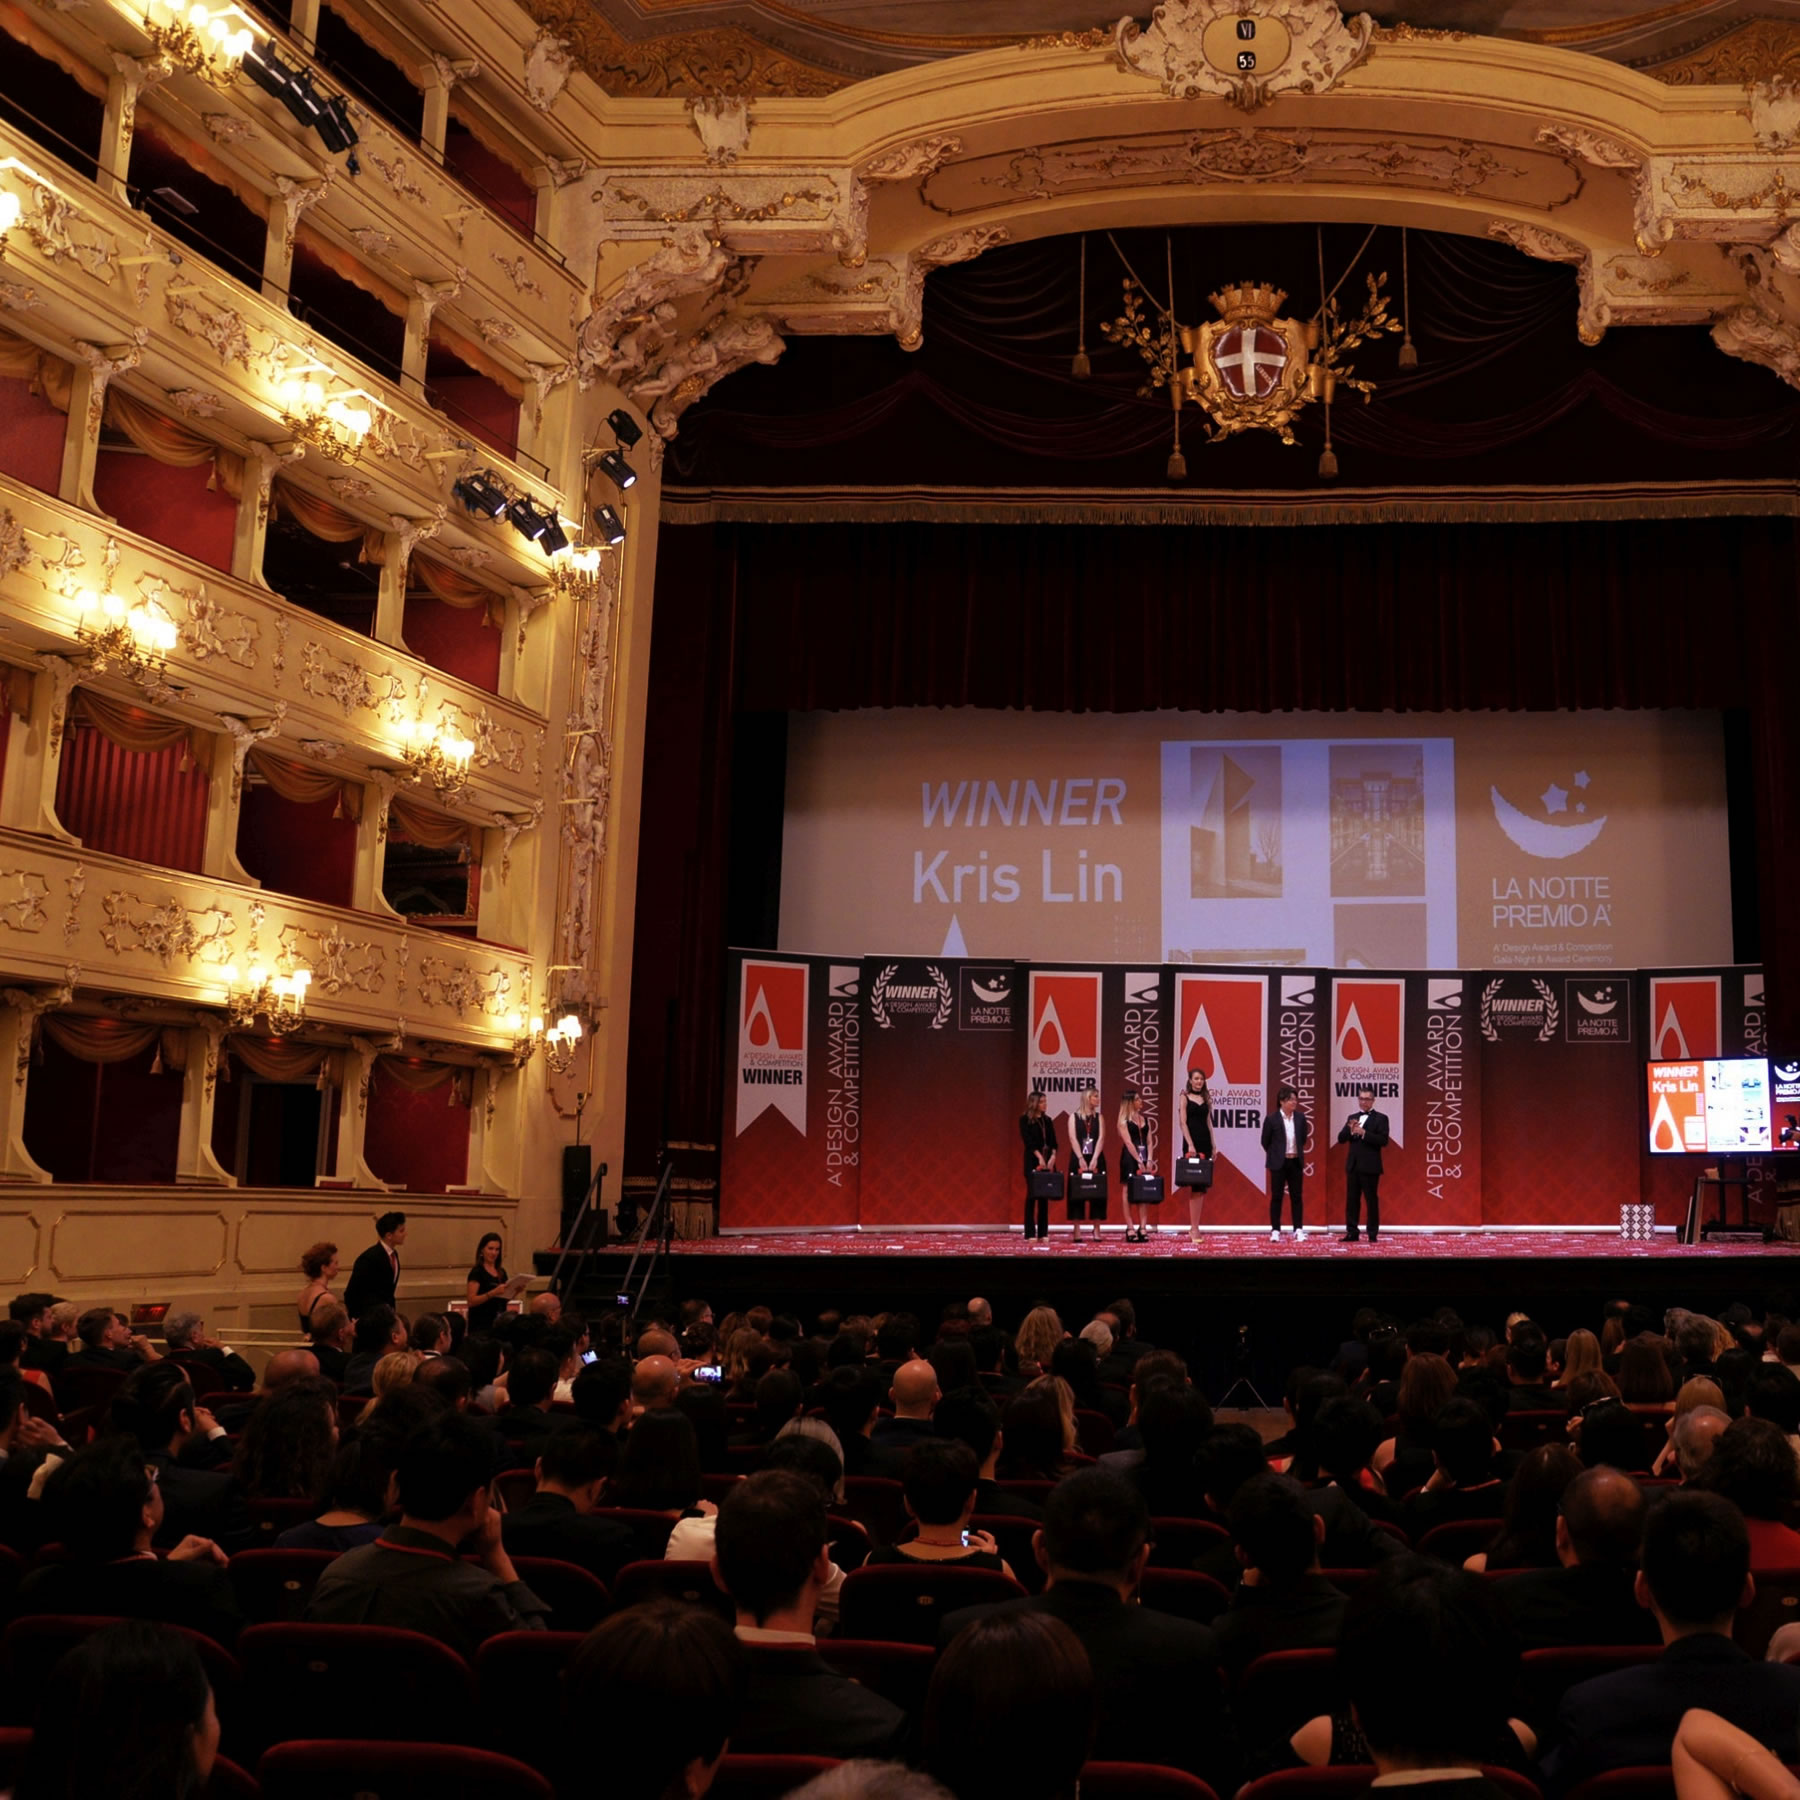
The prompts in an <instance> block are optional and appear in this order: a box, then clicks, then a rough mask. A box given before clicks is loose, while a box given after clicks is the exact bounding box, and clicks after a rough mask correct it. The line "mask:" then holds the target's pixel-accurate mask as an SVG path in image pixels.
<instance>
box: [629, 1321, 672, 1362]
mask: <svg viewBox="0 0 1800 1800" xmlns="http://www.w3.org/2000/svg"><path fill="white" fill-rule="evenodd" d="M637 1353H638V1359H639V1361H642V1360H643V1359H644V1358H645V1357H648V1356H666V1357H667V1358H668V1359H669V1361H670V1362H680V1361H681V1344H680V1342H679V1340H678V1339H677V1338H676V1336H675V1334H674V1333H673V1332H672V1331H664V1330H663V1328H662V1327H661V1326H660V1325H656V1326H652V1327H651V1329H650V1330H648V1331H646V1332H645V1333H644V1334H643V1336H641V1337H640V1338H639V1339H638V1341H637Z"/></svg>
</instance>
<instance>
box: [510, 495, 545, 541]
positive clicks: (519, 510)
mask: <svg viewBox="0 0 1800 1800" xmlns="http://www.w3.org/2000/svg"><path fill="white" fill-rule="evenodd" d="M506 519H507V523H508V524H509V525H511V526H512V528H513V530H514V531H516V532H517V533H518V534H519V536H520V537H522V538H529V539H530V540H531V542H532V543H534V544H535V543H536V542H537V541H538V539H539V538H541V537H542V536H543V535H544V527H545V526H546V525H548V524H549V523H550V521H549V520H548V519H547V518H546V517H545V516H544V515H543V514H542V513H541V512H539V511H538V509H537V504H536V502H535V501H533V500H532V499H531V497H530V496H529V495H528V494H521V495H520V496H519V497H518V499H517V500H515V501H513V503H512V504H511V505H510V506H509V507H507V509H506Z"/></svg>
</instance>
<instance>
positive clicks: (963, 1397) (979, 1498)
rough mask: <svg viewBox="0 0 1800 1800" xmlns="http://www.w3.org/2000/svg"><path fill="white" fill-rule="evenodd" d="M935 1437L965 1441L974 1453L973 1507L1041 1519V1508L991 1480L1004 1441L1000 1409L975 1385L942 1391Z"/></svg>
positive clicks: (984, 1510) (1014, 1516)
mask: <svg viewBox="0 0 1800 1800" xmlns="http://www.w3.org/2000/svg"><path fill="white" fill-rule="evenodd" d="M932 1419H933V1422H934V1423H935V1424H936V1426H937V1431H938V1436H939V1437H942V1438H951V1439H954V1440H955V1441H956V1442H957V1443H959V1444H967V1445H968V1446H969V1448H970V1449H971V1450H972V1451H974V1453H975V1461H976V1464H977V1472H976V1480H975V1510H976V1511H977V1512H978V1513H1002V1514H1005V1515H1006V1516H1008V1517H1010V1518H1015V1519H1041V1518H1042V1517H1043V1516H1044V1509H1043V1508H1042V1507H1041V1506H1039V1505H1038V1503H1037V1502H1036V1501H1035V1500H1032V1499H1030V1498H1028V1497H1027V1496H1026V1495H1024V1494H1009V1493H1007V1492H1006V1490H1005V1489H1004V1488H1002V1487H1001V1486H1000V1484H999V1482H998V1481H997V1480H996V1479H995V1475H996V1471H997V1470H998V1468H999V1464H1000V1453H1001V1451H1002V1449H1003V1448H1004V1443H1005V1440H1004V1439H1003V1438H1002V1437H1001V1434H1000V1409H999V1407H997V1406H996V1405H995V1404H994V1403H993V1401H992V1400H990V1399H989V1398H988V1396H987V1392H986V1391H985V1390H984V1389H982V1388H979V1387H966V1388H962V1389H960V1390H959V1391H958V1392H956V1393H952V1394H946V1395H945V1396H944V1397H943V1399H942V1400H940V1401H939V1402H938V1407H937V1411H936V1412H935V1413H934V1414H933V1415H932Z"/></svg>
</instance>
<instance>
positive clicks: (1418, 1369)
mask: <svg viewBox="0 0 1800 1800" xmlns="http://www.w3.org/2000/svg"><path fill="white" fill-rule="evenodd" d="M1455 1395H1456V1371H1455V1370H1454V1369H1453V1368H1451V1366H1450V1363H1449V1360H1448V1359H1447V1358H1445V1357H1442V1356H1439V1355H1437V1354H1436V1353H1435V1352H1429V1351H1428V1352H1426V1353H1425V1354H1423V1355H1421V1356H1409V1357H1408V1358H1407V1359H1406V1366H1405V1368H1404V1369H1402V1370H1401V1372H1400V1385H1399V1390H1398V1394H1397V1396H1396V1399H1395V1413H1396V1415H1397V1417H1398V1420H1399V1424H1398V1427H1397V1429H1396V1430H1395V1432H1394V1435H1393V1436H1392V1437H1391V1438H1389V1439H1388V1440H1387V1441H1386V1442H1385V1443H1384V1444H1382V1445H1381V1446H1380V1447H1379V1448H1378V1449H1377V1450H1376V1452H1375V1456H1374V1460H1373V1462H1372V1463H1371V1465H1370V1466H1371V1467H1372V1468H1373V1469H1374V1470H1375V1472H1376V1474H1378V1475H1379V1476H1380V1477H1381V1478H1382V1482H1383V1484H1384V1486H1385V1487H1386V1490H1387V1493H1388V1497H1389V1498H1390V1499H1393V1500H1404V1499H1405V1498H1406V1497H1407V1495H1409V1494H1411V1493H1414V1492H1415V1491H1416V1490H1417V1489H1419V1488H1422V1487H1423V1486H1424V1485H1425V1483H1426V1482H1428V1481H1429V1480H1430V1479H1431V1477H1432V1476H1433V1475H1434V1474H1435V1473H1436V1471H1437V1459H1436V1456H1435V1454H1434V1451H1435V1447H1436V1439H1435V1437H1434V1435H1433V1428H1434V1425H1435V1423H1436V1420H1437V1416H1438V1414H1439V1413H1440V1412H1442V1411H1443V1410H1444V1408H1445V1407H1446V1406H1448V1405H1449V1404H1450V1402H1451V1400H1452V1399H1453V1398H1455ZM1375 1406H1376V1410H1377V1411H1379V1410H1380V1406H1381V1402H1380V1401H1379V1400H1377V1401H1376V1402H1375ZM1496 1516H1498V1515H1496Z"/></svg>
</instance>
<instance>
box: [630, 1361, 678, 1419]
mask: <svg viewBox="0 0 1800 1800" xmlns="http://www.w3.org/2000/svg"><path fill="white" fill-rule="evenodd" d="M680 1390H681V1371H680V1370H679V1369H678V1368H676V1366H675V1362H674V1359H673V1358H672V1357H668V1356H646V1357H644V1358H643V1359H642V1360H641V1361H640V1362H639V1363H638V1365H637V1367H636V1368H635V1369H633V1370H632V1371H631V1410H632V1412H633V1413H643V1412H654V1411H655V1409H656V1408H657V1407H659V1406H673V1405H674V1404H675V1396H676V1394H677V1393H679V1392H680Z"/></svg>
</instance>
